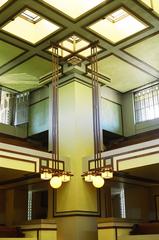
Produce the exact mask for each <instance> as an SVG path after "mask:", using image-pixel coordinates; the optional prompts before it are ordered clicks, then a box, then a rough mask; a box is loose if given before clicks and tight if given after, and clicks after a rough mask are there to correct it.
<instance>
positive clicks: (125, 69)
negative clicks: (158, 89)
mask: <svg viewBox="0 0 159 240" xmlns="http://www.w3.org/2000/svg"><path fill="white" fill-rule="evenodd" d="M98 71H99V73H100V74H102V75H104V76H107V77H109V78H110V79H111V83H107V85H108V86H110V87H112V88H114V89H116V90H118V91H120V92H127V91H130V90H132V89H134V88H138V87H141V86H143V85H145V84H147V83H150V82H152V81H155V80H156V78H155V77H153V76H151V75H149V74H147V73H146V72H144V71H142V70H140V69H138V68H136V67H134V66H133V65H131V64H129V63H127V62H125V61H123V60H121V59H120V58H118V57H116V56H114V55H111V56H109V57H107V58H104V59H102V60H100V61H98Z"/></svg>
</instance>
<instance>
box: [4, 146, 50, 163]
mask: <svg viewBox="0 0 159 240" xmlns="http://www.w3.org/2000/svg"><path fill="white" fill-rule="evenodd" d="M4 144H7V145H11V146H16V145H12V144H8V143H4ZM18 147H21V146H18ZM21 148H23V147H21ZM24 148H25V147H24ZM0 150H2V151H5V152H10V153H16V154H21V155H24V156H28V157H35V158H36V157H37V158H43V159H50V160H51V154H50V158H47V157H42V156H40V155H37V156H36V155H33V154H30V153H28V154H27V153H23V152H21V151H20V150H19V151H17V150H8V149H4V148H0ZM25 150H27V151H28V148H26V149H25ZM31 150H32V149H31ZM35 151H40V150H35ZM41 152H42V153H49V152H44V151H41Z"/></svg>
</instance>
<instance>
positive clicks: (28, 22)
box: [2, 9, 60, 44]
mask: <svg viewBox="0 0 159 240" xmlns="http://www.w3.org/2000/svg"><path fill="white" fill-rule="evenodd" d="M59 28H60V27H59V26H57V25H56V24H54V23H52V22H50V21H48V20H47V19H44V18H43V17H41V16H39V14H37V13H35V12H33V11H32V10H29V9H25V10H24V11H23V12H21V13H20V14H19V15H18V16H16V17H15V18H14V20H13V21H10V22H9V23H7V24H6V25H5V26H4V27H2V30H4V31H6V32H8V33H11V34H13V35H15V36H17V37H19V38H22V39H24V40H26V41H28V42H31V43H33V44H36V43H37V42H39V41H41V40H42V39H43V38H45V37H47V36H48V35H50V34H52V33H54V32H56V31H57V30H58V29H59Z"/></svg>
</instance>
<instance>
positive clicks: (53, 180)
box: [50, 176, 62, 188]
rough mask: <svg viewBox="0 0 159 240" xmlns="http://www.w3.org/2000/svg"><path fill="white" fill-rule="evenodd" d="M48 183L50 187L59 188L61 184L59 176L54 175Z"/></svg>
mask: <svg viewBox="0 0 159 240" xmlns="http://www.w3.org/2000/svg"><path fill="white" fill-rule="evenodd" d="M50 185H51V187H52V188H60V187H61V185H62V180H61V177H58V176H54V177H52V178H51V180H50Z"/></svg>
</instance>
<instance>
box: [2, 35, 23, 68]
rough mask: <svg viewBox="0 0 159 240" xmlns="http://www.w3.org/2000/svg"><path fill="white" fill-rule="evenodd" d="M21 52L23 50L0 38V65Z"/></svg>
mask: <svg viewBox="0 0 159 240" xmlns="http://www.w3.org/2000/svg"><path fill="white" fill-rule="evenodd" d="M23 52H24V50H22V49H20V48H18V47H15V46H13V45H11V44H9V43H6V42H4V41H2V40H0V67H1V66H3V65H4V64H6V63H8V62H9V61H11V60H13V59H14V58H15V57H17V56H19V55H20V54H22V53H23Z"/></svg>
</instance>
